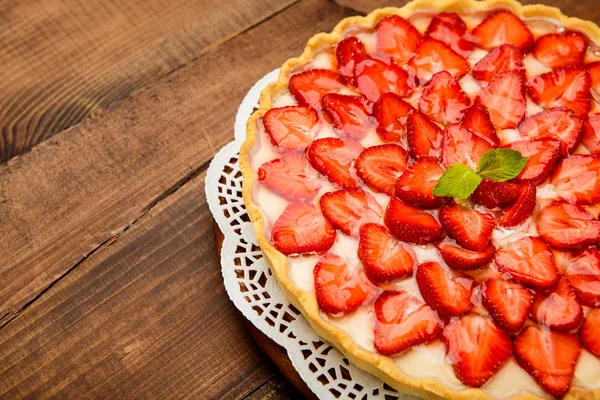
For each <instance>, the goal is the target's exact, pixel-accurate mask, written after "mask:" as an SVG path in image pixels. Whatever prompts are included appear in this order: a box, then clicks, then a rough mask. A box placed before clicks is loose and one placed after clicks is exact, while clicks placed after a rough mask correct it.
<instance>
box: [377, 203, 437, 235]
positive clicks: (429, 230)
mask: <svg viewBox="0 0 600 400" xmlns="http://www.w3.org/2000/svg"><path fill="white" fill-rule="evenodd" d="M384 222H385V225H386V226H387V227H388V229H389V230H390V232H392V235H394V236H395V237H396V238H398V239H400V240H402V241H403V242H408V243H414V244H426V243H430V242H433V241H434V240H436V239H437V238H439V237H440V235H441V234H442V227H441V226H440V224H439V223H438V222H437V220H436V219H435V217H434V216H433V215H431V214H429V213H428V212H427V211H425V210H423V209H421V208H419V207H414V206H411V205H410V204H406V203H404V202H402V201H400V200H398V199H396V198H395V197H392V198H391V199H390V202H389V204H388V206H387V208H386V210H385V214H384Z"/></svg>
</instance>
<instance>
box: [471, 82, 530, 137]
mask: <svg viewBox="0 0 600 400" xmlns="http://www.w3.org/2000/svg"><path fill="white" fill-rule="evenodd" d="M476 101H477V102H478V103H480V104H482V105H483V106H484V107H485V108H487V110H488V113H489V114H490V119H491V120H492V124H494V126H495V127H496V129H508V128H515V127H516V126H517V125H519V123H520V122H521V121H522V120H523V117H524V116H525V111H526V110H527V106H526V105H525V84H524V83H523V78H522V77H521V76H520V75H519V73H518V72H514V71H511V72H503V73H501V74H500V75H497V76H496V77H495V78H494V80H492V82H490V84H489V85H488V86H486V87H484V88H483V89H481V91H480V92H479V94H478V95H477V100H476Z"/></svg>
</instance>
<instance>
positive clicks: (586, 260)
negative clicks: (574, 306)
mask: <svg viewBox="0 0 600 400" xmlns="http://www.w3.org/2000/svg"><path fill="white" fill-rule="evenodd" d="M563 274H564V275H565V276H566V277H567V279H568V280H569V283H570V284H571V286H573V289H575V292H577V294H578V295H579V299H580V300H581V304H583V305H584V306H588V307H598V306H600V250H598V249H596V248H593V247H590V248H587V249H585V250H582V251H578V252H576V254H575V256H574V257H573V258H572V259H570V260H569V261H568V264H567V267H566V268H565V270H564V271H563Z"/></svg>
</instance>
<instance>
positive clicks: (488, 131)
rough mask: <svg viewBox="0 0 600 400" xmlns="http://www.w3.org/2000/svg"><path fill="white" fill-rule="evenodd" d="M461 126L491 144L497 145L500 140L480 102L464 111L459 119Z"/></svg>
mask: <svg viewBox="0 0 600 400" xmlns="http://www.w3.org/2000/svg"><path fill="white" fill-rule="evenodd" d="M460 124H461V126H462V127H463V128H467V129H468V130H470V131H471V132H473V133H474V134H476V135H478V136H481V137H482V138H484V139H487V141H488V142H489V143H490V144H491V145H492V146H494V147H495V146H498V144H500V140H499V139H498V136H497V135H496V128H494V124H492V120H491V119H490V114H489V113H488V112H487V110H486V109H485V107H483V106H482V105H481V104H473V105H472V106H471V107H469V108H468V109H467V111H466V112H465V116H464V117H463V119H462V120H461V121H460Z"/></svg>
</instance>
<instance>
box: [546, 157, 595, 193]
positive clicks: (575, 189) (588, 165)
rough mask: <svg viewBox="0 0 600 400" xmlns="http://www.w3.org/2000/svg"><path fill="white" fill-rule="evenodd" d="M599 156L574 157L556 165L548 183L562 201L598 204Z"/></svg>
mask: <svg viewBox="0 0 600 400" xmlns="http://www.w3.org/2000/svg"><path fill="white" fill-rule="evenodd" d="M599 175H600V156H597V155H574V156H571V157H567V158H563V159H562V160H560V161H559V162H558V164H556V167H555V168H554V171H553V172H552V176H551V177H550V183H551V184H553V185H554V186H555V187H556V193H557V194H558V195H559V196H560V197H562V198H563V199H565V200H567V201H569V202H571V203H577V204H594V203H598V202H600V179H598V177H599Z"/></svg>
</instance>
